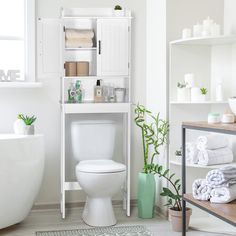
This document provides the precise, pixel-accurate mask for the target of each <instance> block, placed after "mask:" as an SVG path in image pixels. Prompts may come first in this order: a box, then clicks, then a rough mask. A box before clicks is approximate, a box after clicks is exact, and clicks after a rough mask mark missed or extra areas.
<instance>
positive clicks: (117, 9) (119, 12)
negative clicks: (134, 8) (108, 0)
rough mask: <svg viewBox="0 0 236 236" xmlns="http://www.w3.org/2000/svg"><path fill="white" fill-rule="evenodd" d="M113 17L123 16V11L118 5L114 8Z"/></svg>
mask: <svg viewBox="0 0 236 236" xmlns="http://www.w3.org/2000/svg"><path fill="white" fill-rule="evenodd" d="M114 15H115V16H118V17H119V16H124V10H123V8H122V7H121V6H120V5H116V6H115V7H114Z"/></svg>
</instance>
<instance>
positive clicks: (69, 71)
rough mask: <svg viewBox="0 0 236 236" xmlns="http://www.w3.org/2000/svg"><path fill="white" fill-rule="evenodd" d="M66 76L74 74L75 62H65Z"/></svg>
mask: <svg viewBox="0 0 236 236" xmlns="http://www.w3.org/2000/svg"><path fill="white" fill-rule="evenodd" d="M65 70H66V76H76V62H74V61H68V62H66V63H65Z"/></svg>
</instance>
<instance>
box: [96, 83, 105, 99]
mask: <svg viewBox="0 0 236 236" xmlns="http://www.w3.org/2000/svg"><path fill="white" fill-rule="evenodd" d="M103 101H104V99H103V91H102V86H101V80H100V79H99V80H97V83H96V86H94V102H103Z"/></svg>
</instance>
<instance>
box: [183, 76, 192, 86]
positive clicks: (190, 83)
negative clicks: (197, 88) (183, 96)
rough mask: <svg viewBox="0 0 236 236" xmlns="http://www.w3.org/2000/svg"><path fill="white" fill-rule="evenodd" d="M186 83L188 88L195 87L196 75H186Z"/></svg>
mask: <svg viewBox="0 0 236 236" xmlns="http://www.w3.org/2000/svg"><path fill="white" fill-rule="evenodd" d="M184 82H185V84H186V88H192V87H194V74H185V75H184Z"/></svg>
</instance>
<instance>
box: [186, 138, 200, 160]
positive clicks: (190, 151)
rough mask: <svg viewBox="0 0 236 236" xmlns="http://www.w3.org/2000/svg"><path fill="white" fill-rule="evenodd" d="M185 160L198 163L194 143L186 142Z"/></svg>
mask: <svg viewBox="0 0 236 236" xmlns="http://www.w3.org/2000/svg"><path fill="white" fill-rule="evenodd" d="M186 160H187V163H190V164H197V163H198V149H197V145H196V143H191V142H189V143H186Z"/></svg>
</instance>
